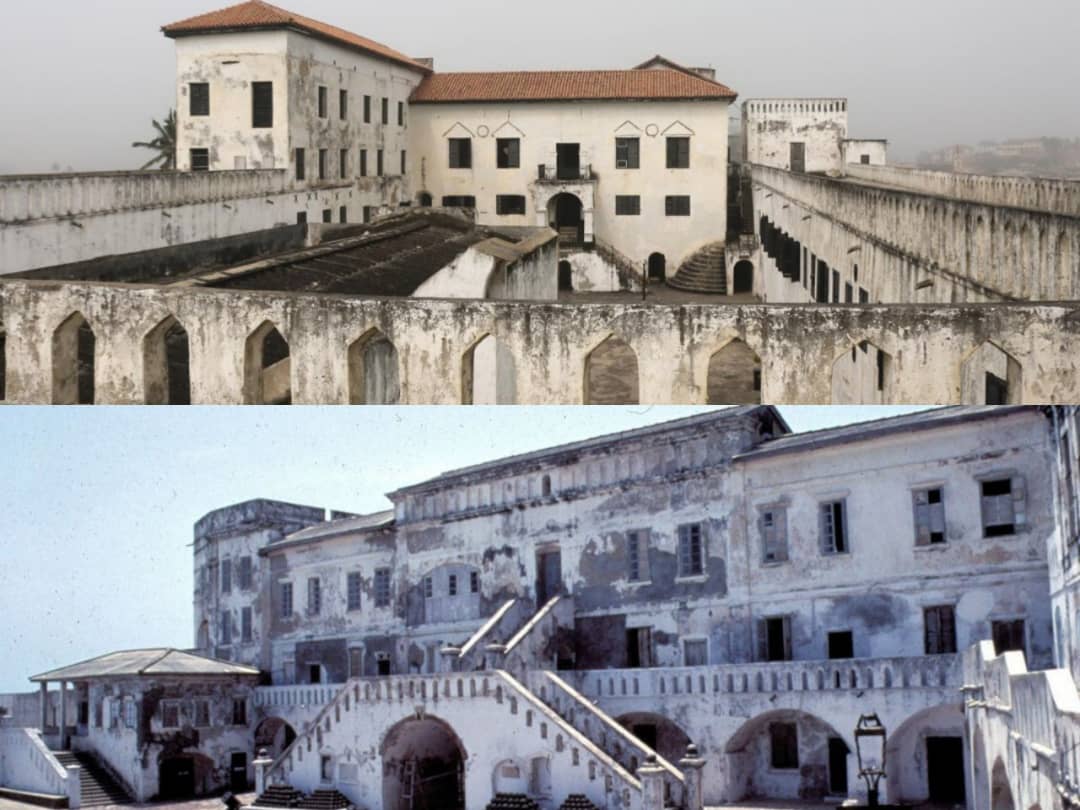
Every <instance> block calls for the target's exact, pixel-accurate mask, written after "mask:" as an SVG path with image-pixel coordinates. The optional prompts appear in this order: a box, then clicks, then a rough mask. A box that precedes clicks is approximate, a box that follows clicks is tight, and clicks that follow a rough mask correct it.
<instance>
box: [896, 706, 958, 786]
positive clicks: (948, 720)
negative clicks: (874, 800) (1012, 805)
mask: <svg viewBox="0 0 1080 810" xmlns="http://www.w3.org/2000/svg"><path fill="white" fill-rule="evenodd" d="M885 762H886V766H885V767H886V769H887V771H888V774H887V776H886V779H885V784H886V787H887V790H888V800H889V803H890V804H896V805H899V804H904V805H908V804H913V805H914V804H924V803H927V802H929V803H931V804H932V805H933V806H935V807H937V806H941V807H955V806H957V805H959V806H961V807H963V806H964V804H965V800H966V795H965V789H964V775H965V771H966V767H965V763H966V762H967V759H966V757H965V756H964V715H963V711H962V707H961V706H960V704H946V705H941V706H935V707H933V708H929V709H924V710H923V711H920V712H916V713H915V714H913V715H912V716H911V717H909V718H907V719H906V720H905V721H904V722H903V723H901V724H900V726H898V727H897V728H895V729H892V730H891V731H890V733H889V738H888V750H887V752H886V757H885Z"/></svg>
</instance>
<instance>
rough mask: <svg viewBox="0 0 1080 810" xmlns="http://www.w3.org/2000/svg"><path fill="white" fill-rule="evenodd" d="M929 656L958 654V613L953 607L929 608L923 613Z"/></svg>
mask: <svg viewBox="0 0 1080 810" xmlns="http://www.w3.org/2000/svg"><path fill="white" fill-rule="evenodd" d="M923 625H924V629H925V632H926V654H927V655H951V654H952V653H955V652H956V613H955V610H954V609H953V606H952V605H944V606H939V607H928V608H926V609H925V610H924V611H923Z"/></svg>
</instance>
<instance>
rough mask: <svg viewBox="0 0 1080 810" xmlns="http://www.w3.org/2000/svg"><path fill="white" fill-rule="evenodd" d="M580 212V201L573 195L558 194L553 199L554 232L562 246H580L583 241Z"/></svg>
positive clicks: (583, 232)
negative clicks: (557, 234)
mask: <svg viewBox="0 0 1080 810" xmlns="http://www.w3.org/2000/svg"><path fill="white" fill-rule="evenodd" d="M581 212H582V204H581V200H579V199H578V198H577V197H575V196H574V195H573V194H560V195H559V196H557V197H556V198H555V230H557V231H558V232H559V241H560V242H561V243H563V244H564V245H580V244H581V243H582V242H584V241H585V223H584V222H583V220H582V216H581Z"/></svg>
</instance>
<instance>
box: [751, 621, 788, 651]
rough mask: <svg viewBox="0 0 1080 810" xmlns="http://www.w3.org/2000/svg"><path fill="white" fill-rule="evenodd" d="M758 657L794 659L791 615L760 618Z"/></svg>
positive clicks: (758, 623)
mask: <svg viewBox="0 0 1080 810" xmlns="http://www.w3.org/2000/svg"><path fill="white" fill-rule="evenodd" d="M757 658H758V660H759V661H790V660H792V650H791V617H790V616H772V617H769V618H765V619H758V622H757Z"/></svg>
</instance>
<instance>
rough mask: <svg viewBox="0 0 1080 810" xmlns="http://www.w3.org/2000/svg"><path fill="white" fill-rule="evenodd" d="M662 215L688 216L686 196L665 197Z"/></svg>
mask: <svg viewBox="0 0 1080 810" xmlns="http://www.w3.org/2000/svg"><path fill="white" fill-rule="evenodd" d="M664 213H665V214H666V215H667V216H669V217H688V216H690V198H689V197H688V196H686V195H674V196H668V197H665V198H664Z"/></svg>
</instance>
